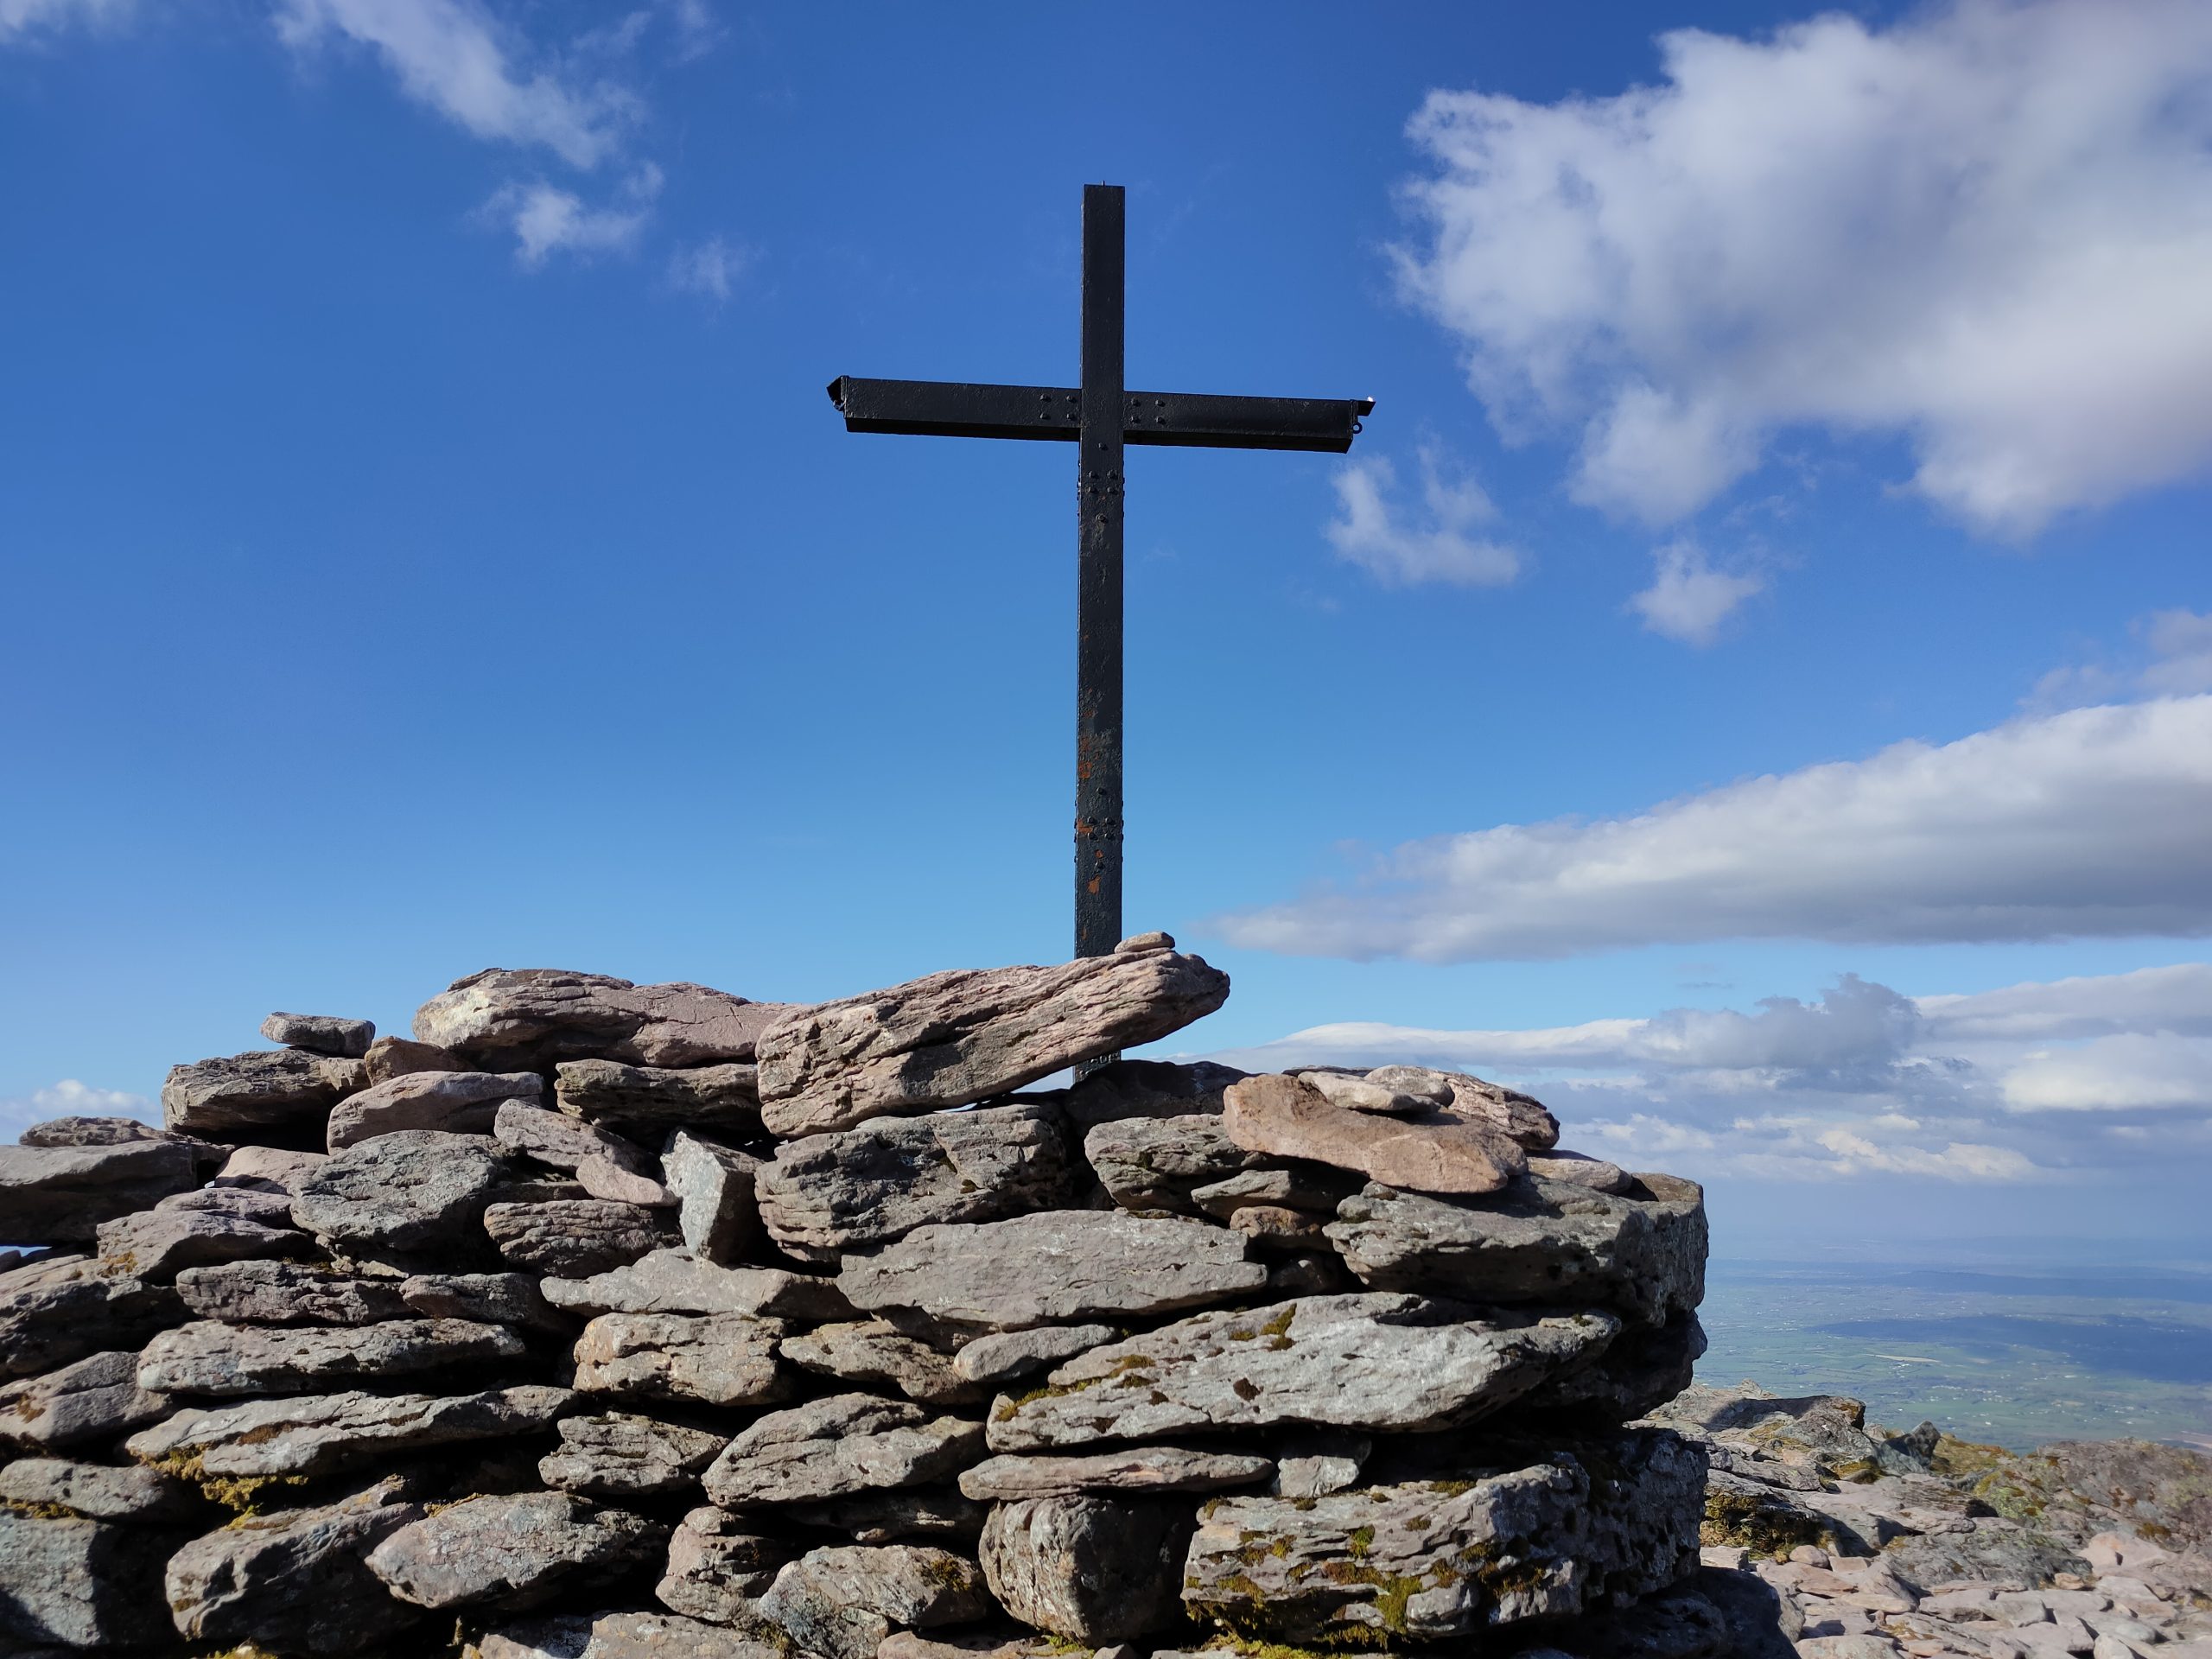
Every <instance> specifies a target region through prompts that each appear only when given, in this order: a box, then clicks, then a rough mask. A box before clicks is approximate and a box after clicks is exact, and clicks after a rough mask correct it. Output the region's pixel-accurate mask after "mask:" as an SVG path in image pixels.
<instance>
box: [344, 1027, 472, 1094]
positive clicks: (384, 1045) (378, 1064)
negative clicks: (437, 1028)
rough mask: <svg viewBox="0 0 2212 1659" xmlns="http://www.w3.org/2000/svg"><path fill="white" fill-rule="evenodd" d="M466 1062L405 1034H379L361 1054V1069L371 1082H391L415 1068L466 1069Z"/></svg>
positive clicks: (434, 1045)
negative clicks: (383, 1035) (404, 1035)
mask: <svg viewBox="0 0 2212 1659" xmlns="http://www.w3.org/2000/svg"><path fill="white" fill-rule="evenodd" d="M468 1069H469V1065H468V1062H467V1061H466V1060H464V1059H462V1058H461V1056H460V1055H458V1054H455V1053H454V1052H452V1051H451V1050H450V1049H443V1048H440V1047H439V1046H437V1045H436V1044H435V1043H418V1042H415V1041H413V1040H412V1039H409V1038H405V1037H379V1038H378V1039H376V1041H374V1042H372V1043H371V1044H370V1045H369V1046H368V1051H367V1052H365V1053H364V1054H363V1055H362V1056H361V1070H362V1071H363V1072H364V1073H365V1074H366V1077H367V1079H368V1081H369V1082H370V1083H372V1084H378V1083H390V1082H391V1080H392V1079H393V1078H394V1077H406V1076H408V1075H410V1073H412V1072H416V1071H467V1070H468Z"/></svg>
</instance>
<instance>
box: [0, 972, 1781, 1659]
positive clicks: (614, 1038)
mask: <svg viewBox="0 0 2212 1659" xmlns="http://www.w3.org/2000/svg"><path fill="white" fill-rule="evenodd" d="M1228 990H1229V982H1228V978H1227V976H1225V975H1224V974H1222V973H1220V972H1219V971H1218V970H1217V969H1213V968H1211V967H1210V966H1208V965H1207V964H1206V963H1205V962H1204V961H1203V960H1201V959H1200V958H1198V957H1194V956H1190V955H1187V954H1184V953H1181V952H1179V951H1178V950H1175V948H1174V943H1173V940H1172V939H1169V938H1167V937H1166V935H1164V934H1152V935H1146V936H1143V937H1141V938H1135V939H1132V940H1129V941H1127V942H1126V943H1125V944H1123V945H1122V948H1121V949H1120V950H1117V951H1116V952H1115V953H1114V954H1113V955H1111V956H1109V957H1096V958H1090V959H1085V960H1083V961H1078V962H1074V963H1065V964H1060V965H1056V966H1049V967H1022V968H1005V969H989V970H977V971H962V972H954V973H944V974H937V975H933V976H930V977H927V978H925V979H921V980H917V981H915V982H912V983H910V984H906V985H901V986H898V987H894V988H891V989H888V990H883V991H878V992H874V993H871V994H869V995H863V996H857V997H853V998H850V999H849V1000H846V1001H838V1002H830V1003H826V1004H823V1005H820V1006H817V1007H798V1006H792V1005H784V1004H774V1003H763V1002H754V1001H747V1000H746V999H744V998H742V997H738V996H733V995H727V994H725V993H722V992H719V991H714V990H709V989H708V988H704V987H701V986H696V985H686V984H671V985H634V984H632V983H630V982H627V981H624V980H619V979H611V978H607V977H604V976H594V975H588V974H574V973H565V972H556V971H551V970H545V969H525V970H508V969H492V970H489V971H486V972H484V973H480V974H476V975H473V976H470V977H468V978H467V979H464V980H461V981H460V982H456V983H455V984H454V985H453V986H452V987H451V988H448V990H446V991H445V992H443V993H442V994H441V995H438V996H435V997H434V998H432V999H431V1000H430V1001H429V1002H427V1003H425V1004H424V1005H423V1007H422V1008H421V1010H420V1011H419V1012H418V1013H417V1014H416V1018H415V1021H414V1030H413V1036H412V1038H411V1039H398V1038H392V1037H385V1038H381V1039H379V1038H376V1037H375V1034H374V1032H373V1030H372V1027H370V1026H369V1025H368V1024H367V1023H366V1022H365V1021H360V1020H340V1019H332V1018H326V1017H320V1016H302V1015H295V1014H275V1015H271V1016H270V1020H269V1021H268V1022H267V1023H266V1024H265V1025H264V1027H263V1029H264V1033H265V1034H266V1035H267V1036H268V1037H269V1038H270V1039H272V1040H273V1041H275V1042H277V1044H280V1045H282V1046H280V1047H277V1048H274V1049H269V1050H264V1051H259V1052H252V1053H247V1054H240V1055H236V1056H232V1057H230V1058H219V1059H210V1060H203V1061H200V1062H198V1063H196V1064H194V1065H181V1066H179V1067H177V1068H176V1069H175V1071H173V1072H172V1073H171V1074H170V1077H169V1079H168V1084H167V1086H166V1087H165V1088H164V1089H163V1090H162V1108H163V1117H164V1127H163V1128H161V1129H155V1128H150V1127H149V1126H148V1125H144V1124H141V1123H137V1122H130V1121H126V1120H118V1119H70V1120H64V1121H62V1122H57V1123H49V1124H43V1125H41V1126H39V1127H38V1128H35V1129H33V1130H31V1131H28V1132H27V1133H26V1134H25V1135H24V1136H23V1137H22V1144H21V1145H20V1146H17V1147H4V1148H0V1239H6V1240H8V1241H10V1242H11V1243H15V1244H16V1245H18V1246H21V1247H26V1248H25V1251H24V1253H22V1254H21V1255H17V1256H16V1258H15V1259H14V1260H12V1261H10V1262H4V1263H0V1265H4V1266H5V1267H6V1268H7V1270H6V1271H4V1272H0V1446H3V1447H4V1448H5V1452H6V1456H7V1459H9V1460H8V1461H7V1462H6V1463H5V1465H4V1466H0V1651H6V1652H13V1653H48V1652H52V1653H57V1654H58V1653H63V1652H83V1651H87V1650H90V1651H116V1652H130V1653H149V1654H150V1653H163V1652H177V1653H186V1652H189V1653H200V1654H212V1653H216V1652H227V1651H230V1650H232V1649H237V1650H238V1651H242V1652H252V1653H257V1654H263V1655H269V1656H277V1659H289V1656H303V1659H304V1656H325V1655H348V1654H371V1653H374V1654H384V1653H422V1654H433V1653H443V1652H448V1651H454V1652H473V1653H475V1654H479V1655H480V1656H482V1659H523V1656H543V1659H550V1656H560V1659H580V1656H581V1659H618V1656H630V1655H645V1654H670V1655H682V1656H684V1659H726V1656H743V1659H772V1656H774V1655H778V1654H780V1655H785V1656H788V1655H791V1654H792V1653H799V1654H804V1655H810V1656H816V1659H877V1656H879V1655H880V1656H881V1659H958V1656H963V1655H970V1654H979V1653H985V1652H991V1653H998V1654H1001V1655H1002V1656H1004V1659H1013V1656H1016V1655H1025V1654H1031V1653H1043V1652H1046V1651H1053V1652H1065V1651H1067V1650H1069V1649H1072V1648H1080V1649H1100V1648H1104V1647H1109V1646H1115V1645H1118V1644H1135V1646H1136V1647H1137V1648H1139V1649H1146V1650H1150V1651H1153V1652H1179V1651H1184V1650H1188V1649H1197V1648H1199V1647H1201V1646H1205V1645H1209V1644H1211V1645H1214V1646H1221V1645H1230V1646H1236V1645H1240V1644H1241V1645H1247V1646H1249V1645H1250V1644H1253V1643H1266V1644H1271V1645H1274V1646H1292V1647H1301V1648H1316V1649H1331V1650H1335V1651H1343V1650H1345V1649H1353V1650H1358V1649H1377V1650H1379V1649H1407V1648H1413V1649H1421V1648H1428V1647H1433V1646H1434V1645H1436V1644H1446V1645H1452V1644H1458V1645H1459V1647H1461V1648H1462V1649H1465V1647H1466V1644H1467V1643H1469V1641H1470V1640H1473V1641H1474V1642H1475V1643H1477V1644H1478V1646H1479V1647H1480V1649H1481V1650H1482V1651H1484V1652H1490V1651H1496V1652H1498V1653H1500V1654H1510V1653H1518V1652H1523V1651H1526V1652H1529V1653H1532V1654H1533V1653H1535V1652H1536V1651H1538V1650H1541V1649H1564V1650H1566V1651H1568V1652H1572V1653H1580V1652H1588V1653H1591V1654H1593V1655H1594V1654H1618V1653H1625V1652H1628V1651H1631V1650H1634V1651H1638V1652H1645V1651H1650V1652H1656V1651H1658V1650H1657V1649H1652V1648H1651V1645H1650V1643H1649V1642H1648V1641H1647V1642H1644V1643H1643V1644H1642V1645H1641V1646H1638V1645H1637V1643H1636V1642H1635V1641H1631V1640H1630V1637H1628V1636H1627V1635H1624V1632H1625V1631H1629V1630H1632V1629H1637V1628H1642V1627H1643V1625H1648V1624H1651V1623H1652V1621H1654V1620H1656V1621H1657V1624H1658V1626H1662V1627H1664V1628H1666V1629H1669V1630H1686V1631H1688V1632H1690V1637H1691V1638H1693V1639H1689V1640H1688V1641H1687V1644H1686V1643H1685V1642H1681V1641H1678V1642H1675V1643H1674V1644H1673V1646H1672V1647H1669V1648H1667V1649H1666V1651H1667V1652H1668V1653H1669V1654H1672V1655H1675V1656H1676V1659H1689V1656H1690V1655H1692V1654H1693V1653H1707V1652H1712V1653H1718V1652H1720V1651H1724V1650H1733V1648H1735V1647H1738V1646H1740V1647H1744V1648H1745V1650H1747V1651H1748V1650H1750V1646H1751V1645H1755V1643H1754V1642H1753V1637H1751V1636H1742V1632H1741V1631H1740V1630H1736V1627H1735V1626H1732V1625H1731V1624H1730V1623H1729V1619H1730V1618H1732V1617H1733V1615H1732V1613H1731V1612H1730V1610H1728V1609H1726V1608H1716V1606H1715V1605H1713V1604H1712V1603H1711V1602H1709V1601H1706V1600H1701V1599H1700V1597H1699V1594H1698V1592H1697V1589H1696V1587H1695V1586H1696V1576H1695V1575H1696V1574H1697V1573H1698V1572H1699V1557H1698V1547H1699V1526H1700V1521H1701V1519H1702V1518H1703V1515H1704V1505H1705V1486H1706V1459H1705V1453H1704V1452H1703V1450H1702V1449H1701V1447H1700V1445H1699V1444H1698V1442H1697V1441H1696V1440H1694V1438H1692V1437H1686V1436H1685V1435H1683V1434H1681V1433H1677V1432H1675V1429H1673V1428H1670V1427H1663V1426H1660V1425H1657V1424H1654V1423H1649V1422H1639V1421H1637V1420H1638V1419H1640V1418H1643V1416H1644V1415H1645V1414H1648V1413H1649V1412H1650V1411H1652V1410H1653V1409H1654V1408H1657V1407H1659V1406H1661V1405H1662V1404H1663V1403H1664V1402H1667V1401H1669V1400H1670V1399H1672V1398H1673V1397H1674V1396H1675V1395H1677V1394H1678V1393H1679V1392H1681V1390H1682V1389H1684V1388H1685V1387H1687V1386H1688V1383H1689V1381H1690V1368H1691V1364H1692V1363H1693V1361H1694V1359H1695V1358H1696V1357H1697V1356H1698V1354H1699V1352H1700V1351H1701V1349H1702V1347H1703V1338H1702V1336H1701V1334H1700V1331H1699V1327H1698V1324H1697V1318H1696V1313H1695V1310H1696V1307H1697V1304H1698V1302H1699V1300H1700V1296H1701V1294H1702V1289H1703V1279H1704V1265H1705V1255H1706V1231H1705V1217H1704V1211H1703V1206H1702V1199H1701V1195H1700V1192H1699V1191H1698V1189H1697V1188H1696V1187H1695V1186H1694V1185H1692V1184H1690V1183H1689V1182H1687V1181H1682V1180H1678V1179H1673V1178H1671V1177H1668V1176H1664V1175H1656V1174H1651V1175H1635V1174H1630V1173H1625V1172H1624V1171H1622V1170H1620V1169H1618V1168H1616V1167H1615V1166H1612V1165H1611V1164H1607V1163H1605V1162H1602V1161H1599V1160H1594V1159H1589V1158H1582V1157H1578V1156H1576V1155H1574V1154H1570V1153H1566V1152H1563V1151H1561V1150H1560V1149H1559V1148H1558V1147H1557V1146H1556V1141H1557V1139H1558V1126H1557V1125H1556V1123H1555V1122H1554V1121H1553V1119H1552V1117H1551V1116H1550V1114H1549V1113H1548V1112H1546V1111H1545V1110H1544V1109H1543V1108H1542V1107H1541V1105H1539V1104H1538V1103H1536V1102H1535V1101H1534V1100H1531V1099H1529V1097H1527V1096H1523V1095H1520V1094H1516V1093H1515V1092H1514V1091H1512V1090H1507V1089H1503V1088H1500V1087H1498V1086H1497V1085H1495V1084H1488V1083H1484V1082H1483V1081H1481V1080H1480V1079H1478V1078H1475V1077H1469V1076H1465V1075H1464V1074H1459V1073H1455V1072H1450V1071H1433V1070H1428V1069H1425V1068H1421V1067H1418V1066H1408V1065H1399V1066H1387V1067H1383V1068H1381V1069H1379V1070H1370V1071H1347V1070H1343V1069H1337V1068H1327V1067H1323V1068H1316V1069H1312V1070H1306V1071H1298V1072H1294V1073H1283V1074H1275V1075H1264V1076H1246V1075H1244V1074H1243V1073H1241V1072H1238V1071H1234V1070H1231V1069H1230V1068H1227V1067H1224V1066H1219V1065H1208V1064H1196V1065H1176V1064H1170V1063H1165V1062H1148V1061H1114V1062H1112V1063H1109V1064H1105V1065H1100V1066H1096V1067H1095V1068H1094V1069H1090V1070H1089V1071H1087V1073H1084V1074H1083V1075H1082V1076H1081V1080H1080V1081H1078V1082H1076V1083H1074V1084H1072V1085H1071V1086H1068V1087H1064V1088H1054V1089H1046V1090H1032V1085H1035V1084H1039V1083H1041V1082H1044V1081H1046V1080H1047V1079H1049V1078H1051V1077H1053V1076H1054V1074H1058V1073H1063V1072H1065V1071H1068V1070H1069V1069H1070V1068H1071V1067H1084V1066H1086V1065H1088V1064H1089V1063H1091V1062H1096V1061H1099V1060H1101V1059H1102V1058H1104V1057H1109V1056H1111V1055H1114V1054H1116V1053H1117V1052H1119V1051H1121V1050H1122V1049H1124V1048H1128V1047H1134V1046H1138V1045H1141V1044H1144V1043H1148V1042H1154V1041H1156V1040H1158V1039H1161V1038H1164V1037H1166V1036H1168V1035H1170V1034H1171V1033H1174V1032H1176V1031H1178V1030H1180V1029H1181V1028H1183V1027H1185V1026H1187V1025H1189V1024H1190V1023H1191V1022H1192V1021H1193V1020H1197V1019H1198V1018H1200V1017H1201V1016H1203V1015H1205V1014H1209V1013H1211V1012H1212V1011H1213V1010H1214V1009H1216V1008H1217V1007H1220V1006H1221V1004H1222V1002H1223V1001H1224V999H1225V998H1226V996H1227V995H1228ZM1024 1090H1032V1091H1031V1092H1023V1091H1024ZM1639 1621H1641V1624H1639ZM1740 1622H1741V1621H1740V1620H1739V1621H1738V1623H1739V1624H1740ZM456 1630H458V1632H459V1634H458V1635H456V1634H455V1632H456ZM1732 1630H1733V1631H1735V1634H1733V1635H1732V1634H1731V1631H1732ZM1716 1631H1718V1632H1719V1635H1718V1636H1715V1635H1714V1632H1716ZM1700 1633H1702V1634H1700ZM1738 1636H1742V1640H1741V1641H1740V1642H1738V1639H1737V1638H1738ZM1699 1642H1702V1643H1703V1645H1702V1646H1699V1645H1698V1643H1699ZM454 1643H459V1644H461V1645H459V1646H454V1645H453V1644H454ZM11 1644H12V1645H11ZM1663 1646H1665V1644H1663V1643H1662V1647H1663Z"/></svg>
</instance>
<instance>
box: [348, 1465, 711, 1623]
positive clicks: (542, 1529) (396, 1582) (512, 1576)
mask: <svg viewBox="0 0 2212 1659" xmlns="http://www.w3.org/2000/svg"><path fill="white" fill-rule="evenodd" d="M667 1538H668V1529H667V1528H665V1527H663V1526H660V1525H658V1524H656V1523H655V1522H651V1521H648V1520H646V1519H645V1518H644V1517H643V1516H636V1515H632V1514H629V1513H628V1512H626V1510H606V1509H601V1508H599V1507H598V1506H596V1505H594V1504H592V1503H586V1502H585V1501H584V1500H582V1498H577V1497H570V1496H569V1494H568V1493H566V1492H523V1493H518V1494H516V1495H514V1496H512V1497H498V1496H492V1497H471V1498H465V1499H463V1500H462V1501H461V1503H455V1504H453V1505H451V1506H450V1507H448V1508H446V1509H442V1510H438V1511H436V1512H435V1514H431V1515H426V1516H423V1517H422V1518H421V1519H420V1520H416V1521H410V1522H408V1523H407V1524H406V1525H405V1526H404V1527H401V1528H400V1529H398V1530H397V1531H396V1532H394V1533H392V1534H391V1535H390V1536H389V1537H387V1538H386V1539H385V1541H383V1542H382V1543H380V1544H378V1546H377V1547H376V1548H374V1549H373V1550H372V1551H370V1552H369V1556H368V1564H369V1571H371V1572H372V1573H375V1574H376V1575H377V1577H378V1578H379V1579H382V1580H384V1581H385V1584H386V1585H387V1586H390V1588H391V1592H392V1594H394V1595H395V1596H397V1597H398V1598H399V1599H401V1600H403V1601H411V1602H413V1603H414V1604H415V1605H416V1606H418V1607H429V1608H432V1609H435V1610H440V1611H442V1610H443V1609H445V1608H448V1607H461V1606H467V1605H471V1604H481V1603H486V1602H490V1603H496V1604H498V1605H501V1606H509V1607H514V1606H527V1605H530V1604H531V1602H534V1601H542V1600H543V1599H546V1598H547V1597H548V1596H550V1595H551V1594H552V1593H554V1592H556V1591H557V1590H559V1589H562V1588H563V1587H571V1588H574V1587H581V1586H583V1585H588V1584H592V1583H594V1582H598V1581H601V1580H607V1579H611V1578H613V1577H617V1576H619V1575H620V1573H622V1572H624V1571H625V1570H626V1569H627V1568H629V1567H632V1566H634V1565H636V1564H637V1563H639V1562H640V1561H642V1560H646V1559H648V1558H649V1557H650V1556H652V1555H654V1554H658V1552H659V1551H660V1550H661V1549H662V1548H664V1545H665V1543H666V1541H667Z"/></svg>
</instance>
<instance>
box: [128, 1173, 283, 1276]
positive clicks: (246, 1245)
mask: <svg viewBox="0 0 2212 1659" xmlns="http://www.w3.org/2000/svg"><path fill="white" fill-rule="evenodd" d="M257 1196H264V1195H257ZM99 1251H100V1259H101V1260H102V1261H104V1262H113V1263H114V1264H115V1267H116V1268H117V1270H118V1272H122V1273H127V1274H132V1275H133V1276H135V1277H137V1278H140V1279H144V1280H147V1281H150V1282H152V1283H155V1284H166V1283H168V1281H171V1280H174V1279H175V1277H176V1276H177V1274H180V1273H181V1272H182V1271H183V1270H184V1269H186V1268H200V1267H207V1266H210V1265H212V1264H213V1263H216V1262H270V1261H275V1260H277V1259H278V1258H280V1257H284V1256H301V1255H314V1254H315V1241H314V1240H313V1239H311V1238H309V1237H308V1236H307V1235H306V1234H305V1233H302V1232H300V1231H298V1230H296V1229H294V1228H291V1227H289V1226H286V1227H265V1226H263V1225H262V1224H260V1223H259V1222H255V1221H247V1220H245V1219H242V1218H241V1217H238V1216H236V1215H226V1214H225V1213H224V1212H223V1211H219V1210H207V1209H200V1208H197V1207H195V1208H193V1209H175V1210H142V1211H139V1212H138V1213H137V1215H132V1216H124V1217H122V1218H121V1219H119V1220H117V1221H104V1222H102V1223H101V1224H100V1229H99Z"/></svg>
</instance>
